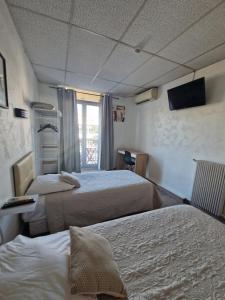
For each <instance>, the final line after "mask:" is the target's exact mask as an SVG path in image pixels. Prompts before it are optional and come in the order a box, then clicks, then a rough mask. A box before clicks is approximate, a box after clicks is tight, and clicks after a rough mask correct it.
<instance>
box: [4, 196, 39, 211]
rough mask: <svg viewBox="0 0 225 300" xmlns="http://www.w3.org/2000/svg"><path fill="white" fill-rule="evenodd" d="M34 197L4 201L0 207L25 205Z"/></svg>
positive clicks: (31, 201)
mask: <svg viewBox="0 0 225 300" xmlns="http://www.w3.org/2000/svg"><path fill="white" fill-rule="evenodd" d="M34 202H35V200H34V199H31V198H30V199H24V200H14V201H10V202H6V203H4V204H3V205H2V207H1V209H6V208H11V207H15V206H20V205H25V204H31V203H34Z"/></svg>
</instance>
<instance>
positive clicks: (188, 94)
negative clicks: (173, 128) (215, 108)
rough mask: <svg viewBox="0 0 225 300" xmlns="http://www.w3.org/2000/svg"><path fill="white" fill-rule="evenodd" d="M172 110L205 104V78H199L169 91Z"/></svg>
mask: <svg viewBox="0 0 225 300" xmlns="http://www.w3.org/2000/svg"><path fill="white" fill-rule="evenodd" d="M167 93H168V99H169V107H170V110H175V109H182V108H187V107H193V106H200V105H205V78H204V77H203V78H199V79H196V80H194V81H191V82H188V83H186V84H183V85H180V86H178V87H175V88H173V89H170V90H168V91H167Z"/></svg>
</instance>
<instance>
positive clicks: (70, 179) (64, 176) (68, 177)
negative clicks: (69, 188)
mask: <svg viewBox="0 0 225 300" xmlns="http://www.w3.org/2000/svg"><path fill="white" fill-rule="evenodd" d="M60 179H61V180H62V181H64V182H66V183H68V184H71V185H74V187H75V188H79V187H80V182H79V179H78V178H77V177H76V176H75V175H72V174H70V173H67V172H64V171H61V177H60Z"/></svg>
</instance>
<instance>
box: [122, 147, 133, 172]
mask: <svg viewBox="0 0 225 300" xmlns="http://www.w3.org/2000/svg"><path fill="white" fill-rule="evenodd" d="M123 161H124V162H125V164H126V165H127V166H128V170H130V171H134V166H135V159H134V158H133V157H131V153H130V152H129V151H126V150H125V154H124V156H123Z"/></svg>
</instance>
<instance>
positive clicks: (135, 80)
mask: <svg viewBox="0 0 225 300" xmlns="http://www.w3.org/2000/svg"><path fill="white" fill-rule="evenodd" d="M176 66H177V64H175V63H172V62H169V61H167V60H164V59H161V58H159V57H156V56H154V57H153V58H151V59H150V60H149V61H148V62H146V63H145V64H144V65H143V66H142V67H140V68H139V69H138V70H137V71H135V72H134V73H132V74H131V75H130V76H128V77H127V79H126V80H124V81H123V83H127V84H132V85H136V86H144V85H145V84H146V83H148V82H150V81H152V80H154V79H156V78H158V77H159V76H161V75H163V74H165V73H166V72H168V71H170V70H172V69H175V68H176Z"/></svg>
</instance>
